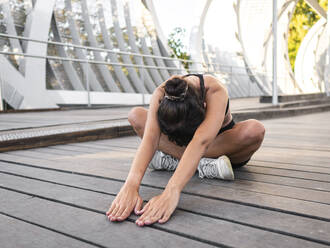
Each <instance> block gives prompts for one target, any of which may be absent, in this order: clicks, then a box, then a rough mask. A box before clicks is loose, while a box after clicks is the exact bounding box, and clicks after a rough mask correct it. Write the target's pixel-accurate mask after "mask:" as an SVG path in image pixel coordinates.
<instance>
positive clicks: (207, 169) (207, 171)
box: [198, 159, 219, 178]
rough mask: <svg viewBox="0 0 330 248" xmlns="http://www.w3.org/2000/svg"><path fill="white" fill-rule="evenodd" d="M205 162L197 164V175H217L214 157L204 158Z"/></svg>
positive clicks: (212, 176) (210, 176) (209, 176)
mask: <svg viewBox="0 0 330 248" xmlns="http://www.w3.org/2000/svg"><path fill="white" fill-rule="evenodd" d="M205 160H206V162H205V161H203V162H205V163H200V165H199V170H198V172H199V177H201V178H203V177H207V178H214V177H219V172H218V169H217V166H216V164H215V163H214V162H215V159H205Z"/></svg>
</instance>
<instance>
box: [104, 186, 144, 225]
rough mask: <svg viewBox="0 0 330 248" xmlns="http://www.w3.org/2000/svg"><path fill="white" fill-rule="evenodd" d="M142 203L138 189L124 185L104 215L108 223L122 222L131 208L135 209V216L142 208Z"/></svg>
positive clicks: (128, 214)
mask: <svg viewBox="0 0 330 248" xmlns="http://www.w3.org/2000/svg"><path fill="white" fill-rule="evenodd" d="M142 203H143V200H142V198H141V196H140V195H139V192H138V188H136V187H133V186H130V185H127V184H124V186H123V187H122V188H121V189H120V191H119V193H118V194H117V196H116V198H115V199H114V200H113V202H112V204H111V206H110V208H109V210H108V212H107V213H106V215H107V216H108V218H109V220H110V221H123V220H125V219H126V218H127V217H128V216H130V214H131V212H132V211H133V208H135V209H134V212H135V214H137V213H138V211H139V210H140V209H141V207H142Z"/></svg>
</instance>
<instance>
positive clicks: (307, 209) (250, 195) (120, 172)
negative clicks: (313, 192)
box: [41, 160, 330, 219]
mask: <svg viewBox="0 0 330 248" xmlns="http://www.w3.org/2000/svg"><path fill="white" fill-rule="evenodd" d="M101 162H102V163H101ZM41 165H42V166H44V167H47V166H50V167H52V168H57V169H64V170H67V171H74V172H81V173H88V174H93V175H98V176H104V177H110V178H114V179H120V180H122V181H124V180H125V179H126V177H127V173H128V171H127V168H125V167H129V166H130V164H129V163H126V164H120V166H116V165H113V164H112V163H109V161H107V160H105V161H104V162H103V161H98V163H96V162H95V163H93V166H91V163H90V162H89V161H83V160H79V161H74V160H71V161H70V163H63V162H61V163H53V162H52V163H50V162H48V163H47V164H45V163H44V162H42V163H41ZM70 169H71V170H70ZM171 175H172V174H171V173H167V172H159V171H150V172H149V173H146V175H145V176H144V179H143V183H145V184H147V185H152V186H157V187H165V186H166V184H167V182H168V180H169V178H170V176H171ZM236 184H239V182H235V183H234V182H229V183H228V182H223V181H221V180H209V179H203V180H201V179H200V178H198V177H197V175H195V176H194V177H193V178H192V179H191V180H190V182H189V183H188V184H187V186H186V187H185V192H187V193H195V194H199V195H205V196H207V197H217V198H219V199H225V200H231V201H238V202H242V203H246V204H250V205H253V206H258V207H263V208H272V209H277V210H278V211H289V212H298V213H300V214H304V215H311V216H314V217H316V218H321V219H322V218H325V219H327V218H328V217H329V216H330V208H329V207H328V205H326V204H322V203H315V202H311V200H309V201H307V199H308V197H309V191H308V190H307V189H305V191H304V192H306V194H304V195H303V197H305V198H306V199H305V200H299V199H295V198H289V197H287V194H288V193H287V192H286V190H283V189H282V191H281V192H280V191H279V193H278V194H283V196H281V195H269V194H267V191H266V190H265V191H263V192H256V189H255V188H253V187H252V188H251V187H242V188H239V189H238V188H233V187H237V186H234V185H236ZM252 186H253V185H252ZM219 188H221V190H219ZM258 190H260V191H262V190H263V189H262V187H261V188H260V187H259V188H258ZM273 190H275V191H276V190H277V185H273ZM300 190H301V191H303V189H300ZM322 193H327V192H322ZM291 194H295V192H294V190H293V191H292V190H291ZM292 196H294V195H292Z"/></svg>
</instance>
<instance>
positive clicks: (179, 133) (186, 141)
mask: <svg viewBox="0 0 330 248" xmlns="http://www.w3.org/2000/svg"><path fill="white" fill-rule="evenodd" d="M128 120H129V122H130V123H131V125H132V126H133V128H134V130H135V132H136V133H137V135H139V136H140V137H141V138H142V142H141V144H140V146H139V148H138V150H137V153H136V156H135V158H134V160H133V163H132V167H131V169H130V172H129V174H128V177H127V179H126V182H125V184H124V185H123V187H122V188H121V190H120V192H119V193H118V195H117V196H116V198H115V200H114V201H113V202H112V204H111V206H110V208H109V210H108V212H107V213H106V215H107V216H108V218H109V220H110V221H123V220H124V219H126V218H127V217H128V216H129V215H130V214H131V212H132V211H133V209H134V212H135V214H137V215H141V216H140V217H139V218H138V219H137V220H136V224H137V225H139V226H143V225H149V224H152V223H155V222H157V221H158V222H159V223H165V222H166V221H168V219H169V218H170V216H171V215H172V213H173V212H174V210H175V208H176V207H177V204H178V202H179V198H180V193H181V191H182V189H183V188H184V186H185V185H186V184H187V182H188V181H189V180H190V178H191V177H192V176H193V175H194V173H195V172H196V169H197V170H198V171H199V176H200V177H208V178H219V179H225V180H232V179H233V178H234V174H233V171H232V168H237V167H241V166H243V165H245V164H246V163H247V162H248V161H249V160H250V158H251V156H252V155H253V153H254V152H255V151H256V150H257V149H258V148H259V147H260V145H261V143H262V141H263V138H264V133H265V129H264V126H263V125H262V124H261V123H260V122H259V121H257V120H246V121H242V122H239V123H236V124H235V122H234V121H233V119H232V115H231V113H230V109H229V98H228V92H227V89H226V88H225V87H224V85H223V84H222V83H221V82H220V81H219V80H217V79H216V78H215V77H213V76H211V75H204V76H203V75H201V74H188V75H185V76H172V77H171V78H170V79H168V80H167V81H166V82H164V83H163V84H161V85H160V86H159V87H158V88H157V89H156V90H155V91H154V93H153V95H152V98H151V101H150V107H149V110H148V111H147V110H146V109H144V108H141V107H136V108H133V109H132V110H131V112H130V113H129V116H128ZM227 156H228V157H227ZM203 157H204V158H203ZM148 165H149V167H151V168H153V169H167V170H175V172H174V173H173V175H172V177H171V178H170V180H169V182H168V184H167V186H166V187H165V189H164V191H163V192H162V194H160V195H158V196H155V197H153V198H152V199H150V201H149V202H148V203H147V204H146V205H145V206H144V207H143V209H142V210H141V207H142V203H143V200H142V198H141V197H140V195H139V186H140V183H141V181H142V178H143V176H144V173H145V171H146V169H147V167H148Z"/></svg>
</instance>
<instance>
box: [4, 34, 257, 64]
mask: <svg viewBox="0 0 330 248" xmlns="http://www.w3.org/2000/svg"><path fill="white" fill-rule="evenodd" d="M0 37H4V38H8V39H18V40H23V41H32V42H36V43H41V44H46V45H56V46H64V47H73V48H79V49H83V50H86V51H88V50H90V51H98V52H105V53H114V54H122V55H130V56H138V57H145V58H154V59H163V60H172V61H180V62H185V63H193V64H202V65H205V66H211V65H212V66H219V67H228V68H242V69H243V68H245V67H241V66H235V65H230V66H229V65H223V64H219V63H206V62H203V61H196V60H190V59H180V58H172V57H165V56H157V55H148V54H141V53H132V52H125V51H120V50H119V49H113V50H111V49H106V48H100V47H91V46H83V45H76V44H72V43H64V42H56V41H42V40H37V39H32V38H28V37H23V36H16V35H9V34H4V33H0ZM78 62H79V61H78ZM157 68H158V69H164V68H165V67H162V68H159V67H157ZM165 69H166V68H165ZM250 69H251V70H255V68H250ZM170 70H171V69H170ZM176 70H178V68H177V69H176Z"/></svg>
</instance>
